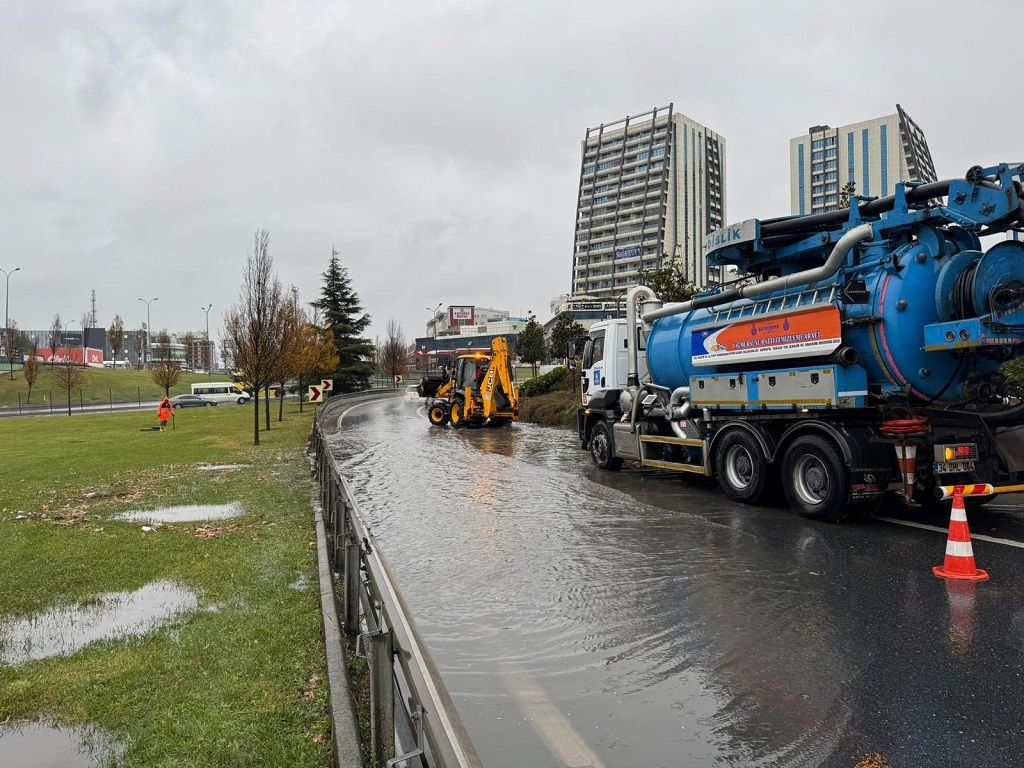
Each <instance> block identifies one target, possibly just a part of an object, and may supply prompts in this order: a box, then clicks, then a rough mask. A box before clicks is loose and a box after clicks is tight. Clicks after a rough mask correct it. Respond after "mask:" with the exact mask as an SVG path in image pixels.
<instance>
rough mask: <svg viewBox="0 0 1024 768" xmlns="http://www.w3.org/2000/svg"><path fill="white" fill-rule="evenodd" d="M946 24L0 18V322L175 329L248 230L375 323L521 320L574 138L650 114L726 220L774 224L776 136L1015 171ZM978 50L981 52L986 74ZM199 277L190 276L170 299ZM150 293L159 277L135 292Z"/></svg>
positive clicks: (190, 14)
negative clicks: (7, 300) (695, 133)
mask: <svg viewBox="0 0 1024 768" xmlns="http://www.w3.org/2000/svg"><path fill="white" fill-rule="evenodd" d="M1022 16H1024V13H1022V11H1021V9H1020V7H1019V6H1018V5H1017V4H1014V3H1009V2H1006V3H977V4H974V5H971V6H970V7H969V8H967V7H965V6H962V5H961V4H956V3H952V2H936V3H931V4H929V6H928V12H927V14H923V13H920V12H918V11H917V9H916V8H915V7H913V6H901V5H898V4H893V3H870V2H869V3H862V4H860V5H858V6H857V7H856V8H855V9H854V8H851V7H849V6H842V7H839V6H837V7H835V8H834V9H833V8H831V7H828V6H823V5H822V4H821V3H819V2H803V1H801V2H792V3H785V4H768V3H764V4H750V3H740V2H733V3H694V2H678V1H673V2H669V1H668V0H664V1H661V0H659V1H658V2H651V3H642V4H641V3H631V4H615V3H610V2H603V1H602V0H593V1H592V2H575V1H574V2H564V3H547V2H539V1H536V0H532V1H531V0H523V1H522V2H514V3H513V2H469V1H468V0H467V1H466V2H432V3H422V2H389V3H364V2H349V3H324V4H314V3H299V2H269V1H266V2H251V3H250V2H121V3H110V4H105V3H95V4H78V3H65V2H48V3H47V2H42V3H40V2H35V1H33V0H23V2H10V3H4V4H2V5H0V69H2V71H4V72H5V73H8V74H7V75H6V76H5V77H4V78H3V79H0V146H2V147H3V152H2V153H0V178H2V179H3V183H2V184H0V266H8V265H9V264H19V265H20V266H22V268H23V271H22V272H21V273H19V274H18V276H17V277H16V278H15V281H12V288H13V289H15V290H14V291H12V314H13V316H14V317H16V318H17V319H18V321H19V323H20V324H21V325H22V326H23V327H24V326H29V325H32V326H45V324H46V322H47V320H48V319H49V317H50V316H51V315H52V314H53V313H54V312H60V313H61V314H63V315H66V316H69V317H78V316H79V315H80V314H81V312H82V311H83V310H84V309H85V308H86V306H87V303H88V292H89V289H90V288H92V287H95V288H96V289H97V294H98V300H99V308H100V315H101V318H100V319H101V320H102V321H103V322H104V323H108V322H109V320H110V318H111V317H112V316H113V314H114V313H115V312H119V313H120V314H122V315H123V316H125V317H126V319H127V321H128V322H129V323H130V324H135V323H138V322H139V320H140V319H141V317H142V315H141V309H140V307H141V305H138V306H135V305H137V304H138V302H136V301H135V297H136V296H138V295H142V294H143V293H144V292H145V293H151V286H153V285H154V282H156V284H157V285H159V286H160V288H159V293H160V296H161V299H160V302H159V303H158V305H154V318H153V319H154V323H155V324H158V325H161V326H164V325H166V326H170V327H172V328H185V327H187V326H190V325H191V326H197V325H198V324H199V323H200V321H201V319H202V315H201V313H199V311H198V307H199V305H200V304H205V303H208V302H210V301H212V302H213V303H214V305H215V307H216V309H215V312H214V313H213V316H216V317H219V316H220V315H219V313H220V312H222V311H223V309H224V308H226V307H227V306H228V305H229V304H230V303H231V302H233V301H234V299H235V296H236V294H237V285H238V279H239V274H240V269H241V265H242V261H243V259H244V255H245V252H246V249H247V248H248V247H249V243H250V240H251V234H252V231H253V230H254V229H256V228H259V227H267V228H269V229H270V230H271V249H272V252H273V253H274V255H275V258H276V260H277V265H278V268H279V271H280V272H281V276H282V279H283V280H284V281H285V282H286V283H295V284H296V285H297V286H298V287H299V288H300V291H301V295H302V296H303V298H304V299H306V300H309V299H312V298H313V297H314V296H315V293H316V289H317V285H318V281H319V274H320V273H321V272H322V271H323V269H324V267H325V265H326V261H327V258H328V257H329V255H330V250H331V246H332V245H335V246H337V247H338V249H339V250H340V251H341V252H342V254H343V259H344V261H345V264H346V265H347V266H348V268H349V270H350V273H351V276H352V279H353V282H354V284H355V287H356V289H357V290H358V291H359V293H360V296H361V298H362V300H363V304H364V305H365V307H366V309H367V311H369V312H370V313H371V314H372V315H373V317H374V323H375V327H378V328H379V327H383V324H384V322H386V320H387V318H388V317H390V316H394V317H396V318H397V319H398V320H400V321H401V322H402V324H403V325H404V326H405V328H406V330H407V331H408V332H410V334H411V333H414V332H415V333H422V329H423V324H424V321H425V319H426V314H427V313H426V311H425V309H424V308H425V307H427V306H433V305H435V304H436V303H437V302H438V301H439V300H443V301H445V302H446V303H461V302H470V303H474V302H475V303H479V304H482V305H490V306H499V307H507V308H509V309H512V310H514V311H524V310H528V309H532V310H534V311H536V312H538V314H541V315H545V314H546V310H547V304H548V301H549V299H550V298H551V297H552V296H554V295H557V294H559V293H562V292H564V291H566V290H567V288H568V283H569V272H570V265H571V249H572V226H573V216H574V211H575V197H576V189H577V175H578V172H579V142H580V139H581V138H582V134H583V131H584V130H585V128H586V127H587V126H589V125H596V124H597V123H600V122H601V121H611V120H614V119H617V118H618V117H621V116H623V115H625V114H626V113H627V112H631V111H641V110H643V109H647V108H649V107H651V106H654V105H656V104H664V103H667V102H668V101H674V102H675V104H676V108H677V109H679V110H681V111H683V112H684V113H686V114H688V115H690V116H691V117H693V118H694V119H696V120H699V121H701V122H704V123H705V124H707V125H709V126H710V127H712V128H713V129H715V130H717V131H718V132H720V133H722V134H723V135H724V136H725V137H726V139H727V141H728V177H727V184H728V201H727V204H728V218H730V219H734V220H738V219H742V218H747V217H750V216H771V215H778V214H780V213H786V212H788V174H789V167H788V164H789V160H788V143H787V142H788V139H789V137H791V136H793V135H796V134H798V133H801V132H803V131H804V130H805V129H806V128H807V126H808V125H811V124H814V123H817V122H832V123H842V122H846V121H852V120H857V119H862V118H864V117H867V116H873V115H878V114H884V113H887V112H889V111H891V110H892V109H893V108H894V105H895V103H896V102H897V101H899V102H900V103H902V104H903V105H904V106H905V107H906V108H907V110H908V111H909V112H910V113H911V114H912V115H913V116H914V118H915V119H916V120H917V121H918V122H919V123H920V124H921V125H922V127H923V128H924V129H925V131H926V133H927V134H928V138H929V141H930V143H931V146H932V150H933V153H934V154H935V159H936V164H937V166H938V170H939V172H940V174H945V175H950V174H955V173H961V172H962V171H963V169H964V168H966V167H967V166H968V165H970V164H972V163H975V162H994V161H996V160H1000V159H1007V158H1009V159H1014V157H1019V154H1020V147H1019V142H1018V135H1017V134H1018V132H1017V130H1016V128H1015V126H1016V125H1019V124H1020V122H1021V114H1020V113H1021V110H1022V108H1021V107H1020V106H1019V105H1017V104H1016V102H1014V101H1013V99H1012V98H1008V97H1007V94H1013V93H1015V92H1016V90H1017V88H1016V82H1015V80H1014V75H1015V73H1014V71H1013V68H1012V67H1008V66H994V65H991V62H990V61H988V60H986V59H982V58H971V57H966V58H962V60H960V61H959V63H957V65H956V66H953V65H952V63H951V62H953V60H954V55H953V52H955V51H962V50H963V41H964V40H970V39H984V38H985V37H986V36H987V35H989V34H990V30H991V28H992V26H993V25H994V24H998V25H999V26H1000V27H1001V28H1006V29H1013V28H1015V27H1016V26H1017V25H1019V22H1020V21H1021V19H1022ZM993 55H995V54H993ZM197 274H201V275H202V277H201V278H198V277H196V275H197ZM156 275H165V276H164V277H162V278H161V279H160V280H158V281H155V280H154V277H155V276H156Z"/></svg>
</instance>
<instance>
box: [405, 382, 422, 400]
mask: <svg viewBox="0 0 1024 768" xmlns="http://www.w3.org/2000/svg"><path fill="white" fill-rule="evenodd" d="M402 397H403V398H404V399H405V400H419V399H420V393H419V390H418V389H417V388H416V385H415V384H410V385H409V386H407V387H406V388H405V392H403V393H402Z"/></svg>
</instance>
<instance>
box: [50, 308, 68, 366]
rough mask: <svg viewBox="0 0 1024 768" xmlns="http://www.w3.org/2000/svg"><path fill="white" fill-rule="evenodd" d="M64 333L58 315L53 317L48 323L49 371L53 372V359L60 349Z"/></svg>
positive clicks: (62, 324)
mask: <svg viewBox="0 0 1024 768" xmlns="http://www.w3.org/2000/svg"><path fill="white" fill-rule="evenodd" d="M63 333H64V323H63V322H61V319H60V315H54V316H53V320H52V321H51V322H50V338H49V342H50V370H51V371H52V370H53V358H55V357H56V356H57V350H58V349H60V339H61V334H63Z"/></svg>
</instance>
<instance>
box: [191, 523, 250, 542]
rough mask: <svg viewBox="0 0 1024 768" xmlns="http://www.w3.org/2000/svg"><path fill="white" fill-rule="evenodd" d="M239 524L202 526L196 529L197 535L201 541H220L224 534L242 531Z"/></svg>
mask: <svg viewBox="0 0 1024 768" xmlns="http://www.w3.org/2000/svg"><path fill="white" fill-rule="evenodd" d="M241 527H242V526H240V525H238V524H237V523H228V524H227V525H200V526H199V527H198V528H196V529H195V535H196V536H198V537H199V538H200V539H219V538H220V535H221V534H222V533H231V532H232V531H237V530H239V529H241Z"/></svg>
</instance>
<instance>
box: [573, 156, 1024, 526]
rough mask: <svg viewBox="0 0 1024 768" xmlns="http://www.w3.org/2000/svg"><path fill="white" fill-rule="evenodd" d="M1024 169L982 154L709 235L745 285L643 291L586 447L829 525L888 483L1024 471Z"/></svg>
mask: <svg viewBox="0 0 1024 768" xmlns="http://www.w3.org/2000/svg"><path fill="white" fill-rule="evenodd" d="M1022 180H1024V165H1018V164H1009V165H1008V164H1003V165H997V166H994V167H991V168H981V167H978V166H976V167H973V168H971V169H970V170H969V171H968V172H967V174H966V176H965V177H964V178H963V179H952V180H949V181H940V182H932V183H925V184H914V183H906V184H900V185H897V187H896V190H895V194H894V195H892V196H890V197H884V198H865V197H854V198H851V201H850V207H849V209H842V210H839V211H833V212H828V213H821V214H814V215H809V216H791V217H785V218H777V219H770V220H757V219H751V220H748V221H744V222H742V223H740V224H736V225H733V226H729V227H726V228H724V229H721V230H718V231H716V232H713V233H711V234H710V235H709V236H708V237H707V238H706V241H705V253H706V258H707V262H708V265H709V266H714V267H718V269H719V272H720V273H721V274H726V273H727V272H731V271H732V270H735V275H736V277H737V278H738V279H737V280H735V281H734V282H730V283H727V284H722V285H719V286H716V287H714V288H712V289H709V290H706V291H704V292H701V293H698V294H696V295H694V296H693V297H692V298H691V299H690V300H688V301H685V302H681V303H669V304H663V303H662V302H661V301H660V300H659V299H658V297H657V296H655V295H654V292H653V291H651V290H650V289H649V288H647V287H644V286H637V287H634V288H632V289H631V290H630V291H629V293H628V294H627V301H626V308H627V309H626V318H625V319H622V320H609V321H604V322H600V323H598V324H596V325H594V327H593V328H592V329H591V331H590V334H589V340H588V342H587V345H586V349H585V352H584V360H583V365H582V367H581V377H582V392H583V404H582V406H581V407H580V408H579V411H578V429H579V437H580V440H581V441H582V447H583V448H584V449H587V450H589V451H590V454H591V457H592V459H593V461H594V463H595V464H597V465H598V466H599V467H602V468H604V469H610V470H614V469H618V468H619V467H621V466H622V463H623V461H624V460H625V461H631V462H636V463H638V464H640V465H641V466H645V467H656V468H659V469H664V470H672V471H677V472H684V473H692V474H698V475H705V476H709V477H714V478H716V479H717V481H718V483H719V484H720V485H721V488H722V491H723V492H724V493H725V494H726V496H728V497H729V498H730V499H733V500H736V501H742V502H747V503H751V504H756V503H758V502H761V501H763V500H765V499H767V498H768V497H769V496H770V495H772V494H773V492H775V491H777V490H778V489H779V488H780V487H781V491H782V492H783V493H784V495H785V498H786V500H787V501H788V503H789V505H790V507H792V508H793V509H794V510H795V511H797V512H799V513H801V514H803V515H806V516H808V517H811V518H815V519H819V520H826V521H835V520H839V519H840V518H842V517H843V516H844V515H845V514H847V513H849V512H850V511H852V510H855V509H856V508H858V507H862V506H866V505H876V504H878V502H879V501H880V500H881V498H882V497H883V496H884V495H885V494H887V493H893V492H895V493H898V494H901V495H903V496H904V497H905V498H906V499H907V500H908V501H912V502H913V503H921V504H928V503H932V502H934V500H935V499H936V497H937V495H938V494H937V490H938V488H939V487H941V486H943V485H951V484H966V483H989V484H993V485H995V486H1002V488H1004V489H1005V488H1008V487H1009V486H1011V485H1013V484H1018V483H1020V482H1022V481H1024V403H1014V402H1013V401H1012V399H1010V398H1008V397H1007V395H1008V392H1007V385H1006V380H1005V377H1004V376H1003V374H1002V373H1001V372H1000V368H1001V366H1002V364H1003V363H1004V362H1005V361H1007V360H1010V359H1012V358H1014V357H1018V356H1020V355H1022V354H1024V243H1020V242H1017V240H1016V239H1010V238H1011V237H1012V238H1016V237H1017V234H1018V231H1024V193H1022ZM987 235H995V236H996V237H995V238H989V239H987V240H986V244H985V245H984V246H983V244H982V238H983V237H985V236H987ZM993 241H994V242H993ZM727 268H732V269H727ZM995 490H996V491H998V490H1000V488H996V489H995ZM985 500H986V498H985V497H980V498H977V499H975V503H983V502H984V501H985Z"/></svg>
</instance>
